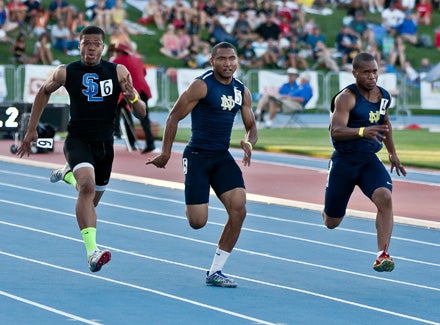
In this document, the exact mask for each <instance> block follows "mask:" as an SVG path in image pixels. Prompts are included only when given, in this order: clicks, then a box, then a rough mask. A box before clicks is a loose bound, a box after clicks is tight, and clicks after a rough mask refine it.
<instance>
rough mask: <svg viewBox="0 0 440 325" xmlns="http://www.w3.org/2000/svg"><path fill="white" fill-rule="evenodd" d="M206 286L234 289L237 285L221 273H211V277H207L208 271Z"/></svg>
mask: <svg viewBox="0 0 440 325" xmlns="http://www.w3.org/2000/svg"><path fill="white" fill-rule="evenodd" d="M206 285H208V286H216V287H224V288H235V287H236V286H237V283H236V282H235V281H234V280H232V279H229V278H228V277H227V276H226V275H224V274H223V273H222V271H217V272H215V273H212V274H211V275H209V271H208V272H206Z"/></svg>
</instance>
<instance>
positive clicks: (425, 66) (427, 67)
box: [419, 58, 432, 74]
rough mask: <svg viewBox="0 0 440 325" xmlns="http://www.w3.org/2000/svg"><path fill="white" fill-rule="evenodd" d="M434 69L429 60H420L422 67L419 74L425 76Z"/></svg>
mask: <svg viewBox="0 0 440 325" xmlns="http://www.w3.org/2000/svg"><path fill="white" fill-rule="evenodd" d="M431 69H432V64H431V62H430V61H429V59H428V58H422V59H421V60H420V67H419V73H420V74H425V73H428V72H429V71H431Z"/></svg>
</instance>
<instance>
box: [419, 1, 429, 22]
mask: <svg viewBox="0 0 440 325" xmlns="http://www.w3.org/2000/svg"><path fill="white" fill-rule="evenodd" d="M416 14H417V23H418V24H419V25H431V16H432V6H431V3H430V2H429V0H419V2H418V3H417V5H416Z"/></svg>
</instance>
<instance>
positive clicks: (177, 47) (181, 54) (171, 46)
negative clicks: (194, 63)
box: [160, 24, 189, 59]
mask: <svg viewBox="0 0 440 325" xmlns="http://www.w3.org/2000/svg"><path fill="white" fill-rule="evenodd" d="M160 42H161V44H162V47H161V48H160V53H162V54H163V55H165V56H167V57H169V58H173V59H184V58H185V57H187V56H188V55H189V49H188V48H184V47H182V43H181V41H180V39H179V36H178V35H177V33H176V31H175V27H174V25H173V24H168V26H167V31H166V32H165V33H164V34H163V35H162V37H161V40H160Z"/></svg>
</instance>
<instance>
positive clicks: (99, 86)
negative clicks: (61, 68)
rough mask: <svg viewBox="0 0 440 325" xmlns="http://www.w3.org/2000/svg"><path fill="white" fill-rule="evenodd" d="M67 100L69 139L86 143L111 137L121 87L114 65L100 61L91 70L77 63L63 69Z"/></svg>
mask: <svg viewBox="0 0 440 325" xmlns="http://www.w3.org/2000/svg"><path fill="white" fill-rule="evenodd" d="M64 86H65V88H66V89H67V92H68V93H69V97H70V121H69V124H68V127H67V131H68V136H69V137H74V138H78V139H82V140H89V141H104V140H108V139H112V138H113V130H114V123H115V118H116V110H117V103H118V98H119V94H120V92H121V88H120V86H119V81H118V75H117V72H116V64H114V63H111V62H108V61H104V60H101V62H100V63H99V64H98V65H96V66H93V67H90V66H86V65H84V64H83V63H82V62H81V61H76V62H72V63H70V64H68V65H67V66H66V83H65V85H64Z"/></svg>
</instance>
